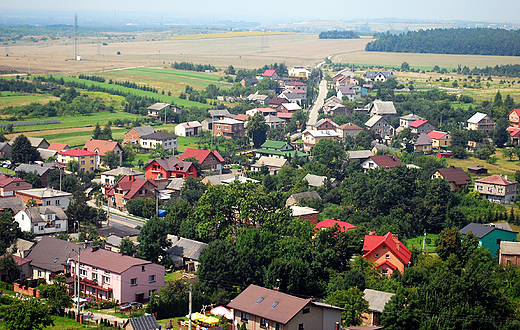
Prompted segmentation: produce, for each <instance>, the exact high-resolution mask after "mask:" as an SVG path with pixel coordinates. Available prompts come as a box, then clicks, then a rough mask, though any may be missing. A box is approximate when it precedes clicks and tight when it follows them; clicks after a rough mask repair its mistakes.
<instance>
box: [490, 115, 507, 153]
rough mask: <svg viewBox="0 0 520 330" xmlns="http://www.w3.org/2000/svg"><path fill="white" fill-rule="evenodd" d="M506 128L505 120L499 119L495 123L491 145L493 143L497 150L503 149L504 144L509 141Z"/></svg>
mask: <svg viewBox="0 0 520 330" xmlns="http://www.w3.org/2000/svg"><path fill="white" fill-rule="evenodd" d="M508 126H509V121H508V120H507V119H506V118H500V119H499V120H498V121H497V125H496V126H495V130H494V131H493V143H495V145H496V146H497V147H498V148H503V147H504V144H506V143H507V141H508V140H509V132H508V131H507V127H508Z"/></svg>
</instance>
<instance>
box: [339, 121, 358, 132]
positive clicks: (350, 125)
mask: <svg viewBox="0 0 520 330" xmlns="http://www.w3.org/2000/svg"><path fill="white" fill-rule="evenodd" d="M338 129H341V130H344V131H346V130H350V129H354V130H361V131H362V130H363V129H362V128H361V127H359V126H358V125H356V124H353V123H346V124H343V125H341V126H339V127H338Z"/></svg>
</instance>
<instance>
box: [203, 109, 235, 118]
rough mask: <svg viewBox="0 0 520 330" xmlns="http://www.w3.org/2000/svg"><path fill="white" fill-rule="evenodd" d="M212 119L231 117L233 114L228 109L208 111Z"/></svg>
mask: <svg viewBox="0 0 520 330" xmlns="http://www.w3.org/2000/svg"><path fill="white" fill-rule="evenodd" d="M208 113H209V115H210V116H211V117H231V114H230V113H229V111H228V110H227V109H223V110H208Z"/></svg>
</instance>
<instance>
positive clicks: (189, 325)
mask: <svg viewBox="0 0 520 330" xmlns="http://www.w3.org/2000/svg"><path fill="white" fill-rule="evenodd" d="M192 289H193V287H192V285H191V280H190V296H189V301H190V307H189V311H190V313H189V323H188V330H191V294H192Z"/></svg>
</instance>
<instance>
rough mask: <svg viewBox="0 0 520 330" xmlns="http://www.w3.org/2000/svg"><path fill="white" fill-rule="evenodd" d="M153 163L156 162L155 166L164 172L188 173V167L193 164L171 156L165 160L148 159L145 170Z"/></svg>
mask: <svg viewBox="0 0 520 330" xmlns="http://www.w3.org/2000/svg"><path fill="white" fill-rule="evenodd" d="M153 162H156V163H157V165H159V166H161V167H162V168H163V169H164V170H165V171H178V172H188V170H189V168H190V166H191V165H192V164H193V163H192V162H185V161H182V160H180V159H179V158H177V157H175V156H171V157H167V158H156V159H150V160H149V161H148V163H146V166H145V169H146V168H147V167H148V166H149V165H150V164H151V163H153ZM176 166H178V167H179V169H178V170H176V169H175V167H176Z"/></svg>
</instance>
